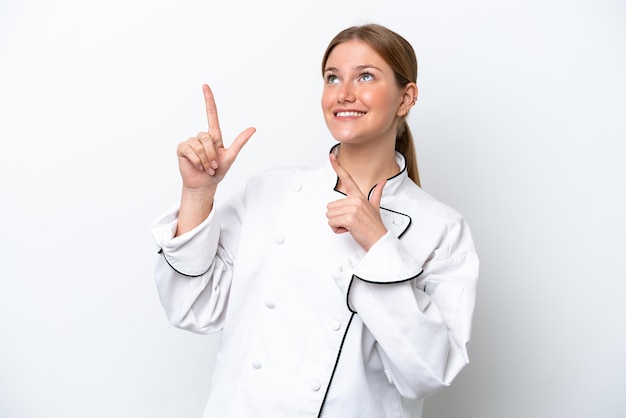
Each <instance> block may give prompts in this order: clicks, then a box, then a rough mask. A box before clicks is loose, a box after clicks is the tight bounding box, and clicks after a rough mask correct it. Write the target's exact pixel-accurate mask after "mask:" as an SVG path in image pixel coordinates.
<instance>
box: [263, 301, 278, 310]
mask: <svg viewBox="0 0 626 418" xmlns="http://www.w3.org/2000/svg"><path fill="white" fill-rule="evenodd" d="M265 307H266V308H267V309H274V308H275V307H276V304H275V303H274V302H273V301H271V300H266V301H265Z"/></svg>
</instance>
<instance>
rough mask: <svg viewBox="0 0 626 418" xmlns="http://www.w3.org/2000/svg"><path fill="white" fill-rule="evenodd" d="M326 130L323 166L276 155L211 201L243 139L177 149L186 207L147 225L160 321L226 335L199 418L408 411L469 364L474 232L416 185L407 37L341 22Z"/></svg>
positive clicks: (415, 413) (195, 142)
mask: <svg viewBox="0 0 626 418" xmlns="http://www.w3.org/2000/svg"><path fill="white" fill-rule="evenodd" d="M322 71H323V76H324V81H325V84H324V91H323V94H322V101H321V103H322V109H323V113H324V117H325V121H326V124H327V126H328V129H329V131H330V133H331V134H332V135H333V137H334V138H335V139H336V140H337V141H338V144H336V145H335V146H333V148H332V149H331V151H330V153H329V160H328V162H327V163H326V164H324V165H323V166H322V167H320V168H319V169H299V168H292V167H286V168H278V169H272V170H268V171H265V172H263V173H261V174H259V175H258V176H255V177H254V178H252V179H251V180H250V181H249V182H248V183H247V185H246V187H245V188H244V190H242V191H240V192H239V193H238V194H236V195H234V196H233V197H232V198H230V199H229V200H228V201H227V202H224V203H223V204H221V205H219V206H218V205H215V206H214V202H213V199H214V195H215V191H216V189H217V187H218V184H219V183H220V181H221V180H222V179H223V178H224V176H225V175H226V173H227V172H228V170H229V169H230V167H231V165H232V164H233V162H234V161H235V158H236V157H237V155H238V153H239V151H240V150H241V149H242V147H243V146H244V145H245V143H246V142H247V141H248V139H249V138H250V137H251V136H252V135H253V133H254V128H248V129H246V130H244V131H243V132H242V133H241V134H239V136H237V138H236V139H235V140H234V141H233V143H232V145H230V147H228V148H226V147H224V144H223V142H222V137H221V133H220V128H219V121H218V117H217V111H216V106H215V103H214V99H213V95H212V93H211V90H210V88H209V87H208V86H206V85H205V86H203V90H204V97H205V102H206V110H207V117H208V122H209V131H208V132H201V133H199V134H198V135H197V136H195V137H192V138H189V139H188V140H187V141H184V142H182V143H181V144H179V146H178V149H177V155H178V161H179V168H180V173H181V176H182V180H183V190H182V196H181V202H180V206H178V207H176V208H174V209H172V210H171V211H170V212H168V213H166V214H165V215H164V216H163V217H162V218H161V219H159V220H158V221H157V222H156V223H155V225H154V226H153V234H154V237H155V239H156V241H157V243H158V245H159V246H160V248H161V251H160V254H161V255H160V256H159V257H158V261H157V268H156V283H157V288H158V292H159V296H160V298H161V302H162V304H163V306H164V308H165V310H166V313H167V316H168V318H169V320H170V321H171V322H172V324H174V325H175V326H177V327H180V328H184V329H188V330H190V331H193V332H198V333H213V332H218V331H222V332H223V334H222V338H221V340H220V347H219V351H218V356H217V364H216V367H215V371H214V376H213V382H212V385H211V393H210V396H209V400H208V403H207V406H206V410H205V415H204V416H205V417H217V418H225V417H290V418H291V417H304V416H321V417H325V418H329V417H337V418H339V417H340V418H346V417H358V418H369V417H371V418H381V417H419V416H421V410H422V402H423V399H424V398H425V397H427V396H428V395H430V394H432V393H434V392H436V391H438V390H439V389H441V388H443V387H446V386H448V385H449V384H450V383H451V381H452V380H453V378H454V377H455V376H456V375H457V374H458V373H459V371H460V370H461V369H462V368H463V367H464V366H465V365H466V364H467V363H468V353H467V345H468V342H469V337H470V330H471V320H472V315H473V309H474V299H475V292H476V280H477V275H478V259H477V256H476V254H475V250H474V245H473V242H472V237H471V234H470V231H469V228H468V226H467V224H466V222H465V221H464V220H463V218H462V217H461V216H460V215H459V214H458V213H457V212H455V211H454V210H453V209H451V208H449V207H447V206H445V205H443V204H442V203H440V202H438V201H437V200H435V199H434V198H432V197H431V196H429V195H428V194H426V193H425V192H424V191H423V190H422V189H421V188H420V187H419V186H418V184H417V183H419V179H418V176H417V165H416V163H415V155H414V151H413V144H412V137H411V133H410V130H409V127H408V126H407V123H406V118H407V115H408V112H409V110H410V109H411V107H412V106H413V105H414V104H415V101H416V99H417V92H418V89H417V85H416V78H417V63H416V59H415V54H414V51H413V48H412V47H411V45H410V44H409V43H408V42H407V41H406V40H405V39H403V38H402V37H401V36H399V35H398V34H396V33H394V32H392V31H390V30H389V29H387V28H385V27H383V26H379V25H364V26H358V27H351V28H348V29H346V30H344V31H342V32H340V33H339V34H338V35H337V36H336V37H335V38H334V39H333V40H332V41H331V43H330V44H329V46H328V48H327V51H326V53H325V54H324V57H323V61H322Z"/></svg>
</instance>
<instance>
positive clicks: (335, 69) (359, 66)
mask: <svg viewBox="0 0 626 418" xmlns="http://www.w3.org/2000/svg"><path fill="white" fill-rule="evenodd" d="M368 68H373V69H375V70H378V71H380V72H382V70H381V69H380V68H378V67H377V66H375V65H372V64H365V65H357V66H356V67H353V70H355V71H363V70H366V69H368ZM328 71H333V72H337V71H338V70H337V68H335V67H328V68H326V69H325V70H324V72H325V73H327V72H328Z"/></svg>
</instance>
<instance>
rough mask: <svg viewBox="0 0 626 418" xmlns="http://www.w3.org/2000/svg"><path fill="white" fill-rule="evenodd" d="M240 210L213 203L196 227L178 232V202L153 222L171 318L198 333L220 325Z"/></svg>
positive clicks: (158, 270) (163, 297)
mask: <svg viewBox="0 0 626 418" xmlns="http://www.w3.org/2000/svg"><path fill="white" fill-rule="evenodd" d="M237 219H238V217H237V216H233V215H232V212H229V211H217V210H216V209H214V210H213V211H212V212H211V214H210V215H209V216H208V218H207V219H206V220H205V221H204V222H202V223H201V224H200V225H198V226H197V227H196V228H194V229H193V230H191V231H189V232H187V233H185V234H182V235H180V236H178V237H174V232H175V230H176V224H177V221H178V206H177V207H174V208H172V209H170V210H169V211H168V212H167V213H165V214H164V215H163V216H161V217H160V218H159V219H158V220H157V221H156V222H155V223H154V224H153V225H152V227H151V232H152V235H153V237H154V240H155V242H156V244H157V247H158V249H159V250H158V255H157V260H156V267H155V281H156V288H157V292H158V295H159V299H160V301H161V304H162V305H163V308H164V309H165V313H166V316H167V318H168V320H169V321H170V323H171V324H172V325H174V326H176V327H178V328H182V329H186V330H189V331H192V332H195V333H199V334H209V333H212V332H217V331H219V330H221V328H222V326H223V320H224V313H225V311H226V307H227V304H228V294H229V291H230V286H231V282H232V276H233V274H232V271H233V259H234V255H233V254H234V248H235V247H236V240H237V233H236V230H237V224H238V222H237Z"/></svg>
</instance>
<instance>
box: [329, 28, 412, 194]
mask: <svg viewBox="0 0 626 418" xmlns="http://www.w3.org/2000/svg"><path fill="white" fill-rule="evenodd" d="M353 39H358V40H360V41H363V42H365V43H367V44H368V45H369V46H370V47H371V48H372V49H373V50H374V51H376V53H378V55H380V56H381V57H382V58H383V59H384V60H385V62H387V64H389V66H390V67H391V68H392V70H393V73H394V75H395V78H396V82H397V84H398V87H404V86H406V85H407V84H408V83H411V82H413V83H416V82H417V57H416V56H415V51H414V50H413V47H412V46H411V44H410V43H409V42H408V41H407V40H406V39H404V38H403V37H402V36H400V35H399V34H397V33H396V32H394V31H392V30H390V29H387V28H386V27H384V26H382V25H378V24H373V23H370V24H366V25H360V26H352V27H349V28H347V29H344V30H342V31H341V32H339V33H338V34H337V35H336V36H335V37H334V38H333V39H332V40H331V41H330V43H329V44H328V47H327V48H326V52H324V56H323V58H322V74H324V69H325V67H326V62H327V61H328V57H329V56H330V53H331V52H332V50H333V49H334V48H335V47H336V46H337V45H339V44H341V43H344V42H346V41H350V40H353ZM406 117H407V115H404V116H403V117H402V120H401V121H400V123H399V124H398V131H397V132H396V146H395V148H396V150H397V151H398V152H400V153H402V155H404V157H405V159H406V168H407V172H408V175H409V177H410V178H411V180H413V181H414V182H415V183H416V184H417V185H418V186H420V178H419V171H418V169H417V154H416V152H415V144H414V143H413V134H412V133H411V129H410V128H409V125H408V123H407V121H406Z"/></svg>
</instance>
